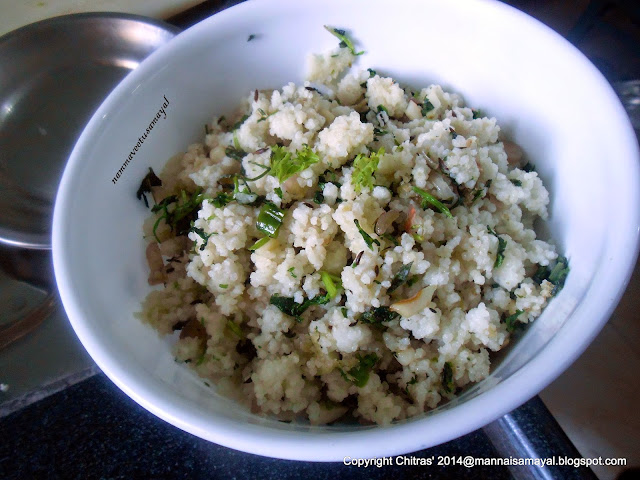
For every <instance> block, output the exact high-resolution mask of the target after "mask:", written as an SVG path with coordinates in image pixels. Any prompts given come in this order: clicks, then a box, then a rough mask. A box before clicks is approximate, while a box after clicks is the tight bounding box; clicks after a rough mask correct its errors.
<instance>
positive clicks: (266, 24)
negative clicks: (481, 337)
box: [53, 0, 640, 461]
mask: <svg viewBox="0 0 640 480" xmlns="http://www.w3.org/2000/svg"><path fill="white" fill-rule="evenodd" d="M324 24H328V25H332V26H336V27H341V28H346V29H348V30H350V31H351V32H352V34H353V37H354V38H355V39H356V40H357V41H358V45H359V47H361V48H363V49H365V50H366V52H367V53H366V55H363V56H362V57H360V59H359V62H360V65H361V66H362V67H364V68H366V67H372V68H375V69H377V70H379V71H381V72H384V73H385V74H390V75H392V76H393V77H394V78H396V79H399V80H400V81H402V82H404V83H408V84H410V85H413V86H423V85H427V84H429V83H440V84H442V85H443V86H444V87H445V88H448V89H450V90H452V91H456V92H459V93H462V94H463V95H464V97H465V99H466V101H467V103H468V104H469V105H472V106H476V107H480V108H482V109H483V110H485V111H486V112H488V113H490V114H491V115H494V116H495V117H497V118H498V121H499V123H500V124H501V125H502V126H503V127H504V130H506V131H507V132H508V134H509V135H511V136H512V137H513V138H514V139H515V141H516V142H517V143H519V144H520V145H522V147H523V148H524V150H525V151H526V152H527V154H528V155H529V156H530V158H531V159H532V160H533V162H534V163H535V165H536V168H537V170H538V172H539V173H540V174H541V176H542V177H543V179H544V181H545V182H546V185H547V186H548V187H549V189H550V192H551V195H552V197H551V198H552V201H551V206H550V212H551V220H550V228H551V232H552V235H553V237H554V238H555V239H556V241H557V243H558V244H559V247H560V250H561V251H563V252H564V253H565V254H566V255H567V256H568V257H569V260H570V266H571V274H570V275H569V277H568V281H567V283H566V285H565V287H564V290H562V292H561V293H560V295H558V296H557V297H556V298H555V299H554V300H553V301H552V302H551V304H550V305H549V306H548V308H547V309H546V310H545V312H544V313H543V315H542V316H541V317H540V318H539V319H538V320H537V321H536V322H535V323H534V324H533V325H531V328H529V329H528V331H527V333H526V335H525V336H524V337H523V338H522V339H521V341H520V342H518V343H517V344H516V345H513V346H512V348H511V349H510V351H509V352H508V354H507V355H506V357H505V358H504V359H503V360H502V361H501V362H499V364H498V365H497V366H496V367H495V369H494V370H493V372H492V374H491V375H490V377H489V378H488V379H486V380H485V381H483V382H481V383H479V384H477V385H475V386H474V387H472V388H471V389H469V390H468V391H466V392H465V393H464V394H463V395H461V396H460V397H459V398H458V399H457V400H456V401H454V402H450V403H449V404H447V405H444V406H442V407H440V408H438V409H436V410H435V411H434V412H432V413H430V414H428V415H425V416H423V417H421V418H416V419H413V420H410V421H404V422H401V423H399V424H395V425H392V426H389V427H365V426H362V427H357V426H350V427H340V426H334V427H309V426H305V425H295V424H284V423H281V422H278V421H276V420H270V419H267V418H261V417H258V416H256V415H253V414H251V413H250V412H248V411H245V410H243V409H242V408H239V407H238V406H236V405H235V404H234V403H233V402H231V401H229V400H227V399H225V398H221V397H219V396H217V395H216V394H215V392H213V391H212V390H211V389H209V388H207V387H206V386H205V385H204V384H203V382H202V380H200V379H198V378H197V377H196V376H195V374H193V373H192V372H191V371H190V370H188V369H187V368H186V367H185V366H183V365H178V364H176V363H175V362H174V359H173V357H172V355H171V352H170V345H169V340H167V339H162V338H159V337H158V335H157V334H156V333H155V332H154V331H153V330H151V329H150V328H149V327H147V326H145V325H142V324H141V323H140V322H139V321H138V320H137V319H136V318H134V316H133V313H134V312H136V311H138V310H139V308H140V302H141V300H142V299H143V298H144V297H145V295H146V294H147V292H148V291H149V286H148V285H147V280H146V278H147V266H146V264H145V255H144V242H143V240H142V233H141V225H142V222H143V220H144V218H145V217H146V216H147V215H148V213H149V212H148V210H147V209H145V208H144V206H143V205H142V203H141V202H139V201H138V200H136V198H135V192H136V189H137V187H138V185H139V183H140V179H141V178H142V177H143V176H144V175H145V173H146V171H147V169H148V167H149V166H152V167H154V169H155V170H156V171H158V170H160V169H161V168H162V166H163V164H164V163H165V162H166V160H167V159H168V158H169V157H171V156H172V155H174V154H176V153H178V152H181V151H184V149H185V147H186V146H187V145H188V144H189V143H192V142H194V141H196V140H198V139H200V138H201V137H202V135H203V125H204V123H205V122H206V121H208V120H209V119H210V117H211V116H212V115H213V114H214V113H224V112H229V111H230V110H232V109H233V108H234V107H235V106H236V105H237V104H238V102H239V100H240V98H242V97H243V96H246V95H247V93H248V92H250V91H251V90H253V89H255V88H274V87H276V88H277V87H280V86H282V85H284V84H285V83H286V82H289V81H296V82H299V81H301V80H302V78H303V70H304V64H305V61H304V60H305V56H306V54H308V53H309V52H322V51H325V50H327V49H329V48H333V47H335V45H336V39H335V38H334V37H332V36H331V35H329V34H328V33H327V32H326V31H325V30H324V28H323V25H324ZM250 34H255V35H257V37H256V38H255V40H253V41H251V42H247V38H248V36H249V35H250ZM165 98H166V99H165ZM165 101H168V103H169V105H168V106H167V108H166V118H164V117H163V118H161V119H160V120H159V121H158V123H157V124H156V125H155V128H154V129H153V130H152V131H151V133H150V134H149V135H148V137H147V138H146V139H144V141H143V142H141V143H140V144H138V142H139V138H140V137H141V135H142V134H143V133H144V132H145V129H146V128H147V126H148V125H149V123H150V121H151V120H152V118H153V117H154V116H155V115H156V112H158V110H159V108H160V107H161V106H162V104H163V102H165ZM136 144H138V147H137V148H136V150H135V152H136V153H135V155H133V156H132V160H131V161H130V162H129V164H128V166H127V167H126V169H125V170H124V172H123V173H122V175H121V177H120V179H119V180H118V181H117V183H113V182H112V179H113V178H114V176H115V175H116V172H118V171H119V170H120V168H121V166H122V165H123V163H124V162H125V160H126V159H127V158H128V156H129V154H130V152H131V151H132V149H133V148H134V147H135V146H136ZM639 182H640V178H639V175H638V149H637V144H636V138H635V136H634V132H633V130H632V128H631V126H630V124H629V121H628V119H627V117H626V115H625V112H624V110H623V108H622V106H621V105H620V103H619V102H618V100H617V98H616V96H615V94H614V92H613V90H612V89H611V88H610V87H609V85H608V84H607V82H606V81H605V79H604V78H603V77H602V75H600V73H599V72H598V71H597V70H596V69H595V67H594V66H593V65H591V64H590V63H589V62H588V61H587V60H586V58H585V57H583V56H582V55H581V54H580V53H579V52H578V51H577V50H576V49H575V48H573V47H572V46H571V45H570V44H569V43H567V42H566V41H565V40H563V39H562V38H561V37H560V36H559V35H557V34H555V33H554V32H552V31H551V30H549V29H548V28H546V27H545V26H543V25H542V24H540V23H539V22H537V21H535V20H533V19H531V18H530V17H528V16H526V15H524V14H522V13H520V12H518V11H516V10H514V9H512V8H510V7H508V6H506V5H504V4H501V3H499V2H495V1H479V0H474V1H472V0H468V1H455V2H452V1H425V0H406V1H398V2H393V3H392V2H389V1H388V0H368V1H367V2H363V1H345V0H322V1H320V0H318V1H305V2H300V1H296V0H261V1H250V2H248V3H245V4H241V5H239V6H236V7H233V8H231V9H230V10H227V11H224V12H222V13H220V14H218V15H215V16H214V17H212V18H210V19H208V20H206V21H204V22H202V23H200V24H198V25H196V26H194V27H193V28H191V29H189V30H188V31H186V32H184V33H182V34H181V35H179V36H178V37H176V39H175V40H173V41H172V42H170V43H169V44H168V45H167V46H166V47H163V48H161V49H160V50H159V51H157V52H156V53H154V54H153V55H151V56H150V57H149V58H148V59H147V60H145V61H144V62H143V63H142V64H141V65H140V66H139V67H138V68H137V69H136V70H135V71H134V72H133V73H131V74H130V75H129V76H128V77H127V78H126V79H125V80H124V81H123V82H122V83H121V84H120V85H119V86H118V87H117V88H116V89H115V90H114V91H113V93H112V94H111V95H110V96H109V97H108V98H107V100H106V101H105V102H104V103H103V105H102V106H101V107H100V108H99V109H98V111H97V112H96V114H95V115H94V117H93V118H92V120H91V122H90V123H89V125H88V126H87V128H86V130H85V131H84V133H83V134H82V136H81V138H80V140H79V141H78V143H77V145H76V147H75V150H74V151H73V154H72V156H71V158H70V160H69V164H68V166H67V168H66V170H65V172H64V176H63V178H62V183H61V185H60V190H59V193H58V197H57V201H56V208H55V216H54V226H53V255H54V263H55V271H56V277H57V281H58V286H59V289H60V294H61V296H62V300H63V302H64V306H65V308H66V310H67V313H68V315H69V318H70V320H71V323H72V324H73V327H74V329H75V331H76V333H77V334H78V337H79V338H80V340H81V341H82V343H83V344H84V346H85V347H86V349H87V350H88V351H89V353H90V354H91V356H92V357H93V358H94V360H95V361H96V363H97V364H98V365H99V366H100V368H101V369H102V370H103V371H104V372H105V373H106V374H107V375H108V376H109V378H111V379H112V380H113V381H114V382H115V383H116V384H117V385H118V386H119V387H120V388H121V389H122V390H124V391H125V392H126V393H127V394H128V395H129V396H131V397H132V398H133V399H134V400H135V401H136V402H138V403H140V404H141V405H142V406H144V407H145V408H147V409H148V410H150V411H151V412H153V413H154V414H156V415H157V416H159V417H161V418H163V419H164V420H166V421H168V422H170V423H172V424H173V425H175V426H177V427H179V428H181V429H184V430H186V431H188V432H191V433H193V434H195V435H197V436H199V437H202V438H205V439H208V440H211V441H213V442H216V443H219V444H222V445H226V446H228V447H231V448H235V449H239V450H244V451H247V452H253V453H256V454H260V455H268V456H272V457H280V458H291V459H301V460H323V461H325V460H341V459H342V458H343V457H345V456H347V455H348V456H351V457H371V456H381V455H392V454H400V453H406V452H411V451H416V450H419V449H423V448H426V447H429V446H433V445H436V444H439V443H442V442H445V441H448V440H451V439H453V438H455V437H458V436H460V435H463V434H465V433H467V432H470V431H472V430H474V429H477V428H479V427H481V426H483V425H485V424H486V423H488V422H490V421H492V420H494V419H495V418H497V417H499V416H501V415H503V414H504V413H506V412H508V411H510V410H512V409H513V408H515V407H517V406H518V405H520V404H521V403H523V402H525V401H526V400H527V399H529V398H530V397H531V396H533V395H535V394H536V393H538V392H539V391H540V390H541V389H542V388H544V387H545V386H546V385H547V384H548V383H549V382H551V381H552V380H553V379H555V378H556V377H557V376H558V375H559V374H560V373H561V372H562V371H563V370H564V369H565V368H567V367H568V366H569V364H571V362H573V361H574V360H575V359H576V357H577V356H578V355H580V353H581V352H582V351H583V350H584V349H585V348H586V347H587V345H588V344H589V342H591V340H592V339H593V338H594V337H595V335H596V334H597V333H598V331H599V330H600V329H601V327H602V326H603V325H604V323H605V322H606V321H607V319H608V317H609V315H610V314H611V312H612V310H613V308H614V307H615V305H616V303H617V301H618V299H619V297H620V295H621V293H622V292H623V290H624V287H625V285H626V282H627V280H628V278H629V275H630V272H631V268H632V265H633V264H634V261H635V257H636V252H637V243H638V227H639V225H640V220H639V209H638V206H639V205H640V198H639V195H638V186H639V185H640V183H639Z"/></svg>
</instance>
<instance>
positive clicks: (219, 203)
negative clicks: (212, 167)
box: [211, 192, 233, 208]
mask: <svg viewBox="0 0 640 480" xmlns="http://www.w3.org/2000/svg"><path fill="white" fill-rule="evenodd" d="M232 200H233V195H230V194H228V193H224V192H222V193H219V194H218V195H216V196H215V197H213V198H212V199H211V203H212V204H213V206H214V207H216V208H222V207H224V206H226V205H227V204H228V203H229V202H231V201H232Z"/></svg>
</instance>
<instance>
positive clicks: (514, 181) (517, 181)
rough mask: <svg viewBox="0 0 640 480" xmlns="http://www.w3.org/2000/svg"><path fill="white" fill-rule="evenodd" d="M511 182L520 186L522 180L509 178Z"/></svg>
mask: <svg viewBox="0 0 640 480" xmlns="http://www.w3.org/2000/svg"><path fill="white" fill-rule="evenodd" d="M510 180H511V183H513V184H514V185H515V186H516V187H521V186H522V182H521V181H520V180H516V179H513V178H511V179H510Z"/></svg>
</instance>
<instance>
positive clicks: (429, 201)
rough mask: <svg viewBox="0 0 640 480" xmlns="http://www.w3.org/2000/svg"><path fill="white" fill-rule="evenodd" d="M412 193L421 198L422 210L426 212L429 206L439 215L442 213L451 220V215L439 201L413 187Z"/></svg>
mask: <svg viewBox="0 0 640 480" xmlns="http://www.w3.org/2000/svg"><path fill="white" fill-rule="evenodd" d="M413 191H414V192H416V193H417V194H418V195H420V196H421V197H422V208H423V209H424V210H426V209H427V208H428V207H429V206H430V205H431V206H432V207H435V208H436V210H438V211H439V212H440V213H443V214H444V215H445V216H447V217H449V218H453V215H451V212H450V211H449V209H448V208H447V207H445V206H444V204H443V203H442V202H440V200H438V199H437V198H436V197H434V196H433V195H431V194H430V193H428V192H425V191H424V190H422V189H421V188H418V187H413Z"/></svg>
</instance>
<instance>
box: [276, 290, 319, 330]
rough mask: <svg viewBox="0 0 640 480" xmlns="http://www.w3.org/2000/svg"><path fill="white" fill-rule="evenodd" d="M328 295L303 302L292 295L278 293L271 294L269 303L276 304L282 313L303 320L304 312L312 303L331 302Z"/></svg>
mask: <svg viewBox="0 0 640 480" xmlns="http://www.w3.org/2000/svg"><path fill="white" fill-rule="evenodd" d="M329 300H330V299H329V296H328V295H318V296H317V297H313V298H310V299H307V300H305V301H304V302H302V303H296V301H295V300H294V299H293V298H292V297H282V296H280V295H278V294H277V293H276V294H274V295H271V298H270V299H269V303H270V304H271V305H274V306H276V307H277V308H278V309H279V310H280V311H281V312H282V313H284V314H285V315H289V316H291V317H293V318H294V319H295V320H296V322H298V323H300V322H302V314H303V313H304V312H305V311H306V310H307V308H309V307H310V306H312V305H325V304H326V303H328V302H329Z"/></svg>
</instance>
